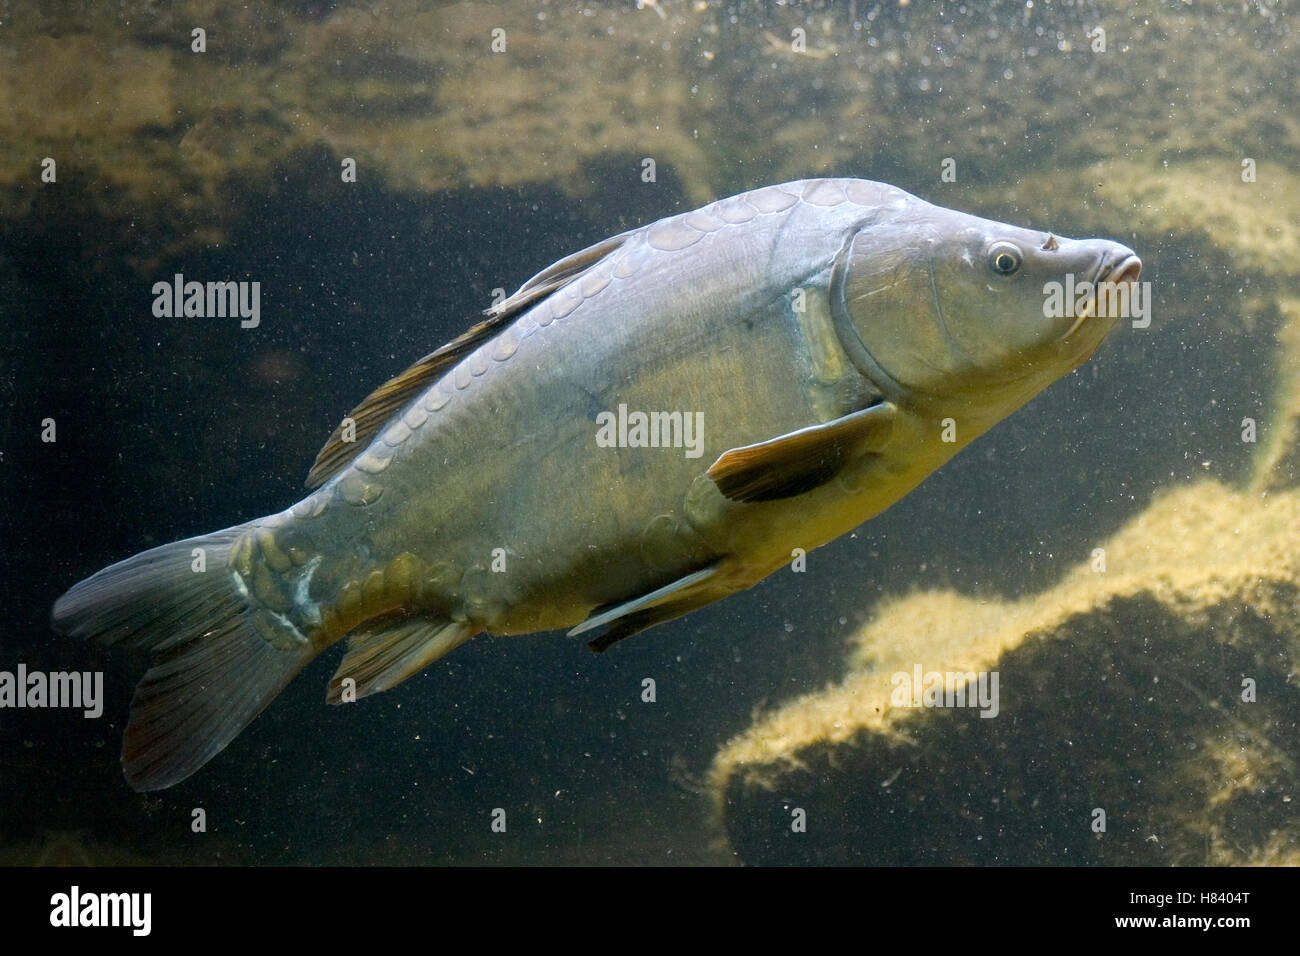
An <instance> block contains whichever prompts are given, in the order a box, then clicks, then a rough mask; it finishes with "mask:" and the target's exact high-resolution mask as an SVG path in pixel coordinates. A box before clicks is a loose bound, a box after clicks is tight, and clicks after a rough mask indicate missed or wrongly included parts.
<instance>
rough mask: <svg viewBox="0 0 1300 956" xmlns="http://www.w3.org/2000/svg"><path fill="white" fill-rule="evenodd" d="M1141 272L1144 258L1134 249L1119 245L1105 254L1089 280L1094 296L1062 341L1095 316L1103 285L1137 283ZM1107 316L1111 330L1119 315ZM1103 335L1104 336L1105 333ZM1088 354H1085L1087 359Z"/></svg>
mask: <svg viewBox="0 0 1300 956" xmlns="http://www.w3.org/2000/svg"><path fill="white" fill-rule="evenodd" d="M1141 274H1142V260H1141V259H1139V258H1138V256H1137V253H1135V252H1134V251H1133V250H1132V249H1128V248H1126V247H1124V246H1118V247H1117V248H1116V250H1115V252H1114V253H1113V254H1107V255H1105V256H1103V257H1102V260H1101V262H1099V263H1098V264H1097V271H1096V272H1095V273H1093V276H1092V278H1091V279H1089V280H1088V281H1089V282H1090V283H1092V297H1091V298H1090V299H1089V300H1088V304H1087V305H1085V306H1084V308H1083V311H1082V312H1081V313H1080V314H1079V317H1078V318H1076V319H1075V320H1074V324H1073V325H1071V326H1070V328H1069V329H1068V330H1067V331H1066V333H1065V334H1064V335H1062V336H1061V341H1062V342H1068V341H1069V340H1070V339H1071V338H1073V336H1074V334H1075V333H1076V332H1078V331H1079V328H1080V327H1081V326H1082V325H1083V324H1084V323H1085V322H1087V321H1088V319H1090V318H1092V317H1093V314H1094V310H1095V309H1096V306H1097V296H1098V294H1099V292H1100V290H1101V287H1102V286H1104V285H1123V284H1124V283H1126V282H1127V283H1130V284H1136V282H1137V280H1138V276H1140V275H1141ZM1106 318H1108V319H1110V320H1111V321H1110V323H1108V324H1107V326H1106V331H1110V326H1111V325H1113V324H1114V320H1115V319H1118V318H1119V316H1114V315H1113V316H1106ZM1102 337H1103V338H1104V335H1103V336H1102ZM1100 344H1101V339H1098V340H1097V342H1096V343H1095V344H1094V345H1093V347H1092V349H1089V350H1088V352H1087V356H1091V355H1092V353H1093V351H1095V350H1096V347H1097V345H1100ZM1087 356H1085V360H1086V358H1087Z"/></svg>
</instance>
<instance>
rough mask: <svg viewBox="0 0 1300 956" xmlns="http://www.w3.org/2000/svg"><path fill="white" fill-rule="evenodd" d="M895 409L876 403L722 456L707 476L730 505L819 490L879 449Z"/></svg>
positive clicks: (889, 431)
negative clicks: (840, 473)
mask: <svg viewBox="0 0 1300 956" xmlns="http://www.w3.org/2000/svg"><path fill="white" fill-rule="evenodd" d="M897 414H898V408H897V406H895V405H894V404H893V403H892V402H878V403H877V404H875V405H871V406H869V407H867V408H864V409H861V410H859V411H856V412H851V413H850V414H848V415H844V416H841V417H840V418H836V419H834V420H833V421H829V422H826V423H825V424H822V425H810V426H809V427H807V428H800V429H798V430H797V431H793V432H789V433H787V434H785V435H780V436H778V437H776V438H772V439H769V440H768V441H764V442H759V443H758V444H755V445H745V446H743V447H741V448H732V449H730V450H729V451H725V452H723V453H722V454H721V455H720V456H719V457H718V460H717V461H715V462H714V463H713V464H712V465H710V466H709V471H708V475H709V477H710V478H711V479H713V483H714V484H715V485H717V486H718V490H719V491H721V492H722V493H723V495H725V496H726V497H727V498H729V499H731V500H732V501H746V502H748V501H775V500H777V499H780V498H792V497H794V496H795V495H801V494H803V493H804V492H806V491H811V490H812V489H814V488H816V487H818V486H819V485H823V484H825V483H826V482H828V481H830V480H831V479H832V478H834V477H835V476H836V475H837V474H839V472H840V471H841V470H842V469H843V468H844V466H845V465H847V464H848V463H849V462H851V461H853V460H854V459H857V458H860V457H862V456H863V455H866V454H870V453H871V452H873V451H878V450H879V449H881V448H883V447H884V445H885V443H886V442H887V441H888V440H889V436H890V434H891V433H892V431H893V425H894V418H895V417H896V415H897Z"/></svg>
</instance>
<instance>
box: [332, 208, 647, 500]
mask: <svg viewBox="0 0 1300 956" xmlns="http://www.w3.org/2000/svg"><path fill="white" fill-rule="evenodd" d="M630 235H631V233H630V232H624V233H621V234H619V235H617V236H613V237H611V238H609V239H605V240H603V241H601V242H598V243H596V244H595V245H594V246H588V247H587V248H586V249H583V250H582V251H581V252H575V253H574V254H573V255H571V256H566V257H565V258H563V259H561V260H560V261H559V262H557V263H555V264H554V265H551V266H548V267H547V268H546V269H543V270H542V271H541V272H539V273H537V275H535V276H533V277H532V278H531V279H529V280H528V281H527V282H525V283H524V284H523V285H522V286H520V287H519V290H518V291H517V292H515V294H514V295H512V296H510V298H508V299H506V300H505V301H503V302H501V303H499V304H498V305H494V306H493V307H492V308H490V309H486V310H485V311H484V315H486V316H487V319H485V320H484V321H482V322H480V323H479V324H478V325H476V326H474V327H473V328H472V329H470V330H469V331H468V332H466V333H464V334H463V335H461V336H459V337H457V338H455V339H452V340H451V341H450V342H448V343H447V344H446V345H444V346H443V347H442V348H440V349H438V350H437V351H436V352H430V353H429V354H428V355H426V356H425V357H424V358H422V359H420V360H419V361H418V362H416V363H415V364H414V365H412V366H411V367H410V368H408V369H407V370H406V371H404V372H402V374H401V375H398V376H395V377H394V378H390V379H389V380H388V381H387V382H385V383H384V384H383V385H380V386H379V387H378V388H377V389H375V390H374V391H373V392H371V393H370V394H369V395H367V396H366V397H365V399H364V400H363V401H362V402H361V404H360V405H358V406H357V407H356V408H354V409H352V411H351V413H350V414H349V415H348V416H347V418H345V419H344V422H346V421H347V419H348V418H350V419H352V421H353V435H352V439H351V440H350V441H344V440H343V424H344V422H339V424H338V426H337V427H336V428H335V429H334V432H333V434H331V435H330V437H329V441H327V442H325V447H323V448H322V449H321V450H320V452H319V453H318V454H317V455H316V461H315V462H314V463H313V464H312V466H311V471H309V472H308V473H307V487H308V488H315V487H317V486H318V485H321V484H324V483H325V482H326V481H328V480H329V479H330V478H332V477H333V476H334V475H335V474H337V473H338V472H340V471H342V470H343V468H344V467H345V466H346V465H347V464H348V462H350V461H352V459H353V458H355V457H356V456H357V455H359V454H361V452H362V451H364V450H365V448H366V446H368V445H369V444H370V441H371V439H373V438H374V437H375V435H377V434H378V433H379V432H380V431H381V430H382V429H383V427H384V425H385V424H386V423H387V422H388V420H389V419H390V418H392V417H393V415H394V414H396V413H397V411H398V410H399V409H400V408H401V407H402V406H403V405H405V404H406V403H407V402H409V401H410V400H411V399H412V398H414V397H415V396H416V395H418V394H420V393H421V392H422V391H424V390H425V389H426V388H428V387H429V386H430V385H432V384H433V383H434V382H435V381H437V380H438V379H439V378H440V377H441V376H442V375H443V374H444V373H445V372H446V371H447V370H448V369H449V368H451V367H452V366H453V365H455V364H456V363H457V362H459V361H460V360H461V359H462V358H464V357H465V356H466V355H468V354H469V353H470V352H472V351H473V350H474V349H476V348H478V347H479V346H480V345H482V344H483V343H484V342H486V341H487V340H488V339H490V338H492V336H494V335H496V334H497V333H498V332H500V331H501V330H502V329H504V328H505V327H506V325H507V324H509V322H510V321H511V320H513V319H514V318H515V316H517V315H519V314H520V313H521V312H523V311H524V310H525V309H528V308H530V307H531V306H532V305H534V304H535V303H536V302H538V301H539V300H541V299H544V298H545V297H546V296H548V295H550V294H551V293H552V292H555V291H556V290H557V289H559V288H561V287H563V286H565V285H567V284H568V283H569V282H571V281H572V280H574V279H576V278H578V277H579V276H581V275H582V274H583V273H585V272H586V271H587V270H588V269H590V268H591V267H592V266H593V265H595V264H596V263H597V262H599V261H600V260H601V259H603V258H604V257H605V256H607V255H609V253H611V252H613V251H614V250H615V249H617V248H618V247H619V246H621V245H622V244H623V243H624V242H626V241H627V237H628V236H630Z"/></svg>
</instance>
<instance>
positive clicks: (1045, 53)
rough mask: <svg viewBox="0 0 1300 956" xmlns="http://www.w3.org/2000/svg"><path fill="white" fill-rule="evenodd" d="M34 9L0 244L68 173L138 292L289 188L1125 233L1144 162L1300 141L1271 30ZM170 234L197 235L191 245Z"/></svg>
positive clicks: (878, 15)
mask: <svg viewBox="0 0 1300 956" xmlns="http://www.w3.org/2000/svg"><path fill="white" fill-rule="evenodd" d="M46 6H50V7H51V8H52V9H50V10H36V11H32V14H31V15H30V16H26V15H25V16H23V17H18V18H16V19H15V20H14V22H13V23H12V24H10V23H6V24H5V30H4V32H3V36H0V60H3V61H4V62H5V63H6V64H7V65H8V67H9V68H7V69H6V70H4V71H0V105H3V106H4V107H5V108H4V109H0V219H9V218H15V217H20V216H23V215H25V214H27V213H29V212H30V211H31V209H32V206H33V202H34V201H36V200H37V198H38V197H40V196H42V194H43V193H47V192H48V191H49V190H50V187H51V185H52V184H50V183H44V182H42V180H41V178H40V177H41V171H42V167H41V163H42V161H43V160H44V159H45V158H51V159H54V160H56V161H57V165H58V180H57V182H58V183H60V184H64V185H74V186H76V185H77V184H80V186H81V188H82V190H83V196H84V199H83V200H82V201H83V202H85V203H87V204H88V205H90V206H92V207H93V209H94V211H96V212H97V213H98V214H100V215H102V216H103V217H105V218H106V219H109V220H113V221H117V220H120V221H121V222H122V223H123V229H124V230H126V229H127V226H126V224H127V223H131V224H132V226H131V228H133V229H135V230H138V231H148V232H151V233H163V234H168V233H172V234H170V235H166V237H165V239H163V238H160V239H159V240H158V242H156V243H154V244H153V245H152V246H151V247H150V248H149V249H147V250H144V251H142V252H141V253H140V256H141V258H142V261H141V263H140V266H141V268H142V269H144V270H145V271H148V270H149V269H150V268H152V266H153V264H154V263H155V262H156V261H157V260H158V259H160V258H162V257H163V256H165V255H166V254H168V253H175V252H183V251H186V250H192V249H194V248H196V247H202V246H204V245H208V244H215V243H218V242H221V241H223V239H224V238H226V237H228V235H229V231H230V228H231V226H232V224H233V223H236V222H238V221H239V220H240V219H241V218H242V217H243V216H245V215H248V214H249V212H250V210H256V209H257V208H258V204H259V201H261V200H262V199H263V198H264V197H265V196H267V195H268V194H269V193H271V192H273V190H274V188H275V186H274V184H275V183H276V182H279V181H281V180H282V179H283V177H284V175H285V173H286V172H289V173H295V172H300V173H301V172H304V171H306V172H308V173H309V175H310V177H312V178H314V177H316V176H319V177H321V179H322V180H324V179H330V178H332V179H334V180H335V181H337V180H338V177H339V175H340V166H339V163H340V161H341V160H342V159H343V158H344V157H350V158H353V159H355V160H356V162H357V164H358V180H357V181H358V183H366V184H378V185H381V186H382V187H383V188H387V189H390V190H394V191H398V192H407V193H414V194H428V193H437V192H442V191H445V190H450V189H466V188H470V187H485V186H507V187H526V186H536V185H539V184H544V185H547V186H551V187H554V188H558V189H559V190H560V191H561V192H563V193H564V194H566V195H568V196H570V197H573V198H575V199H583V198H586V197H588V196H589V195H590V194H591V193H592V191H593V185H592V183H593V181H603V180H605V179H608V178H611V177H620V181H621V182H624V183H626V184H629V185H631V184H636V185H643V186H646V187H647V188H653V186H652V185H651V184H650V183H647V182H646V181H645V180H644V179H643V173H644V171H645V170H644V163H645V161H646V160H647V159H652V160H654V163H655V164H656V167H657V169H658V170H659V173H658V179H657V180H655V181H657V182H661V183H662V182H664V181H665V180H667V179H670V178H671V179H672V180H673V181H674V182H676V183H678V184H680V190H679V191H680V193H681V194H684V195H685V196H686V198H687V200H688V201H689V202H691V203H694V204H700V203H703V202H705V201H707V200H710V199H713V198H716V197H718V196H723V195H728V194H730V193H735V192H740V191H743V190H744V189H747V188H752V187H753V186H755V185H757V184H759V183H764V182H780V181H783V180H793V179H799V178H804V177H807V176H811V175H817V174H840V175H843V174H853V175H858V176H865V177H867V178H871V179H880V180H885V181H889V182H898V183H900V184H901V185H903V186H905V187H910V188H912V189H913V190H919V189H921V187H923V186H925V185H927V184H930V185H933V187H934V191H933V192H931V193H930V194H928V195H927V196H926V198H927V199H930V200H932V201H934V202H937V203H940V204H945V205H947V204H954V205H956V204H957V203H954V202H953V198H954V197H953V196H952V194H951V193H952V191H953V190H956V189H962V190H964V189H966V188H967V187H969V186H972V185H979V184H992V183H1003V182H1007V181H1008V179H1011V180H1015V179H1018V178H1019V177H1020V176H1021V175H1023V174H1025V173H1032V172H1034V171H1039V172H1041V173H1044V174H1048V173H1050V174H1051V176H1052V191H1051V193H1050V197H1051V199H1050V203H1051V205H1050V208H1051V210H1052V211H1054V212H1058V213H1062V212H1065V211H1067V210H1075V209H1077V208H1078V207H1079V206H1081V205H1083V206H1086V205H1088V204H1090V203H1091V204H1092V205H1093V206H1094V207H1099V206H1103V205H1104V200H1105V198H1106V197H1107V196H1111V195H1112V194H1113V195H1114V196H1117V197H1118V199H1119V201H1120V203H1121V208H1123V209H1128V208H1129V205H1130V200H1131V198H1132V193H1131V192H1129V191H1128V190H1127V185H1126V183H1125V182H1124V181H1123V180H1122V179H1097V178H1092V177H1090V176H1089V172H1090V170H1091V167H1092V166H1094V165H1095V164H1097V163H1099V162H1102V163H1105V162H1107V161H1111V160H1117V161H1119V160H1128V159H1131V158H1132V157H1133V156H1134V155H1135V153H1136V154H1137V157H1138V159H1140V160H1146V161H1147V165H1148V167H1149V172H1150V175H1151V177H1153V178H1158V177H1159V176H1161V175H1162V174H1163V173H1164V168H1163V166H1162V165H1161V163H1162V162H1165V161H1168V158H1169V157H1182V156H1194V157H1198V158H1199V159H1198V161H1203V162H1205V163H1208V164H1217V166H1218V167H1220V168H1221V170H1222V171H1223V172H1224V174H1225V176H1227V177H1230V176H1231V174H1232V173H1233V171H1234V170H1236V171H1238V172H1239V171H1240V164H1241V162H1242V161H1243V159H1245V158H1251V159H1255V160H1257V161H1258V164H1259V178H1258V182H1259V184H1260V185H1261V187H1264V186H1267V184H1268V183H1269V182H1270V181H1273V177H1275V175H1276V174H1277V173H1278V172H1279V166H1278V165H1277V164H1276V163H1275V161H1274V160H1275V158H1276V157H1289V156H1294V155H1295V154H1296V152H1297V150H1300V120H1297V118H1296V117H1295V115H1294V111H1288V110H1286V109H1279V108H1278V101H1277V99H1276V98H1275V96H1273V95H1271V94H1268V93H1267V91H1269V90H1272V89H1274V88H1284V87H1285V85H1286V77H1287V74H1286V72H1285V69H1284V68H1282V67H1279V64H1285V63H1290V62H1295V60H1296V59H1297V57H1296V55H1295V54H1296V46H1297V42H1298V41H1297V34H1296V32H1295V31H1291V30H1289V29H1288V26H1287V24H1286V23H1285V22H1284V21H1283V20H1282V19H1281V17H1280V12H1279V11H1278V10H1276V9H1273V8H1272V6H1271V5H1270V6H1261V7H1260V8H1259V9H1254V8H1252V7H1248V6H1247V5H1231V4H1229V5H1219V4H1213V5H1205V6H1204V7H1189V6H1188V5H1186V4H1182V3H1166V4H1152V5H1144V7H1143V9H1140V10H1132V9H1130V5H1128V4H1124V3H1120V2H1118V0H1099V2H1095V3H1090V4H1086V5H1073V4H1072V5H1051V4H1039V5H1035V6H1026V5H1025V4H1017V3H1003V4H964V5H960V6H958V7H952V6H951V5H948V4H868V3H849V4H843V3H838V4H837V3H830V2H810V3H803V4H768V3H764V2H760V0H748V2H746V0H740V2H726V3H723V2H719V0H711V2H709V0H691V2H672V3H668V2H658V3H638V4H631V3H625V2H621V0H620V2H609V3H589V4H576V3H570V2H567V0H555V2H546V0H539V2H536V3H526V4H525V3H517V4H500V3H484V2H478V3H475V2H468V3H437V4H433V3H429V2H419V0H386V2H377V3H374V4H366V5H364V6H360V7H352V6H350V5H347V4H338V5H334V4H329V5H326V4H316V3H291V4H282V5H275V6H272V5H259V6H254V7H243V6H239V5H222V4H214V3H211V2H208V0H187V2H186V0H183V2H178V3H174V4H167V5H162V6H160V5H158V4H155V3H152V2H149V0H123V2H120V3H116V4H95V3H90V2H86V0H81V2H72V3H66V4H54V5H46ZM1102 24H1104V25H1105V28H1106V29H1105V36H1104V37H1103V36H1101V35H1100V34H1098V33H1097V27H1098V26H1100V25H1102ZM199 28H201V29H203V30H204V31H205V35H204V45H203V49H202V51H199V50H196V49H195V41H194V39H193V35H192V31H193V30H195V29H199ZM1189 77H1193V78H1194V81H1193V82H1189V80H1188V78H1189ZM92 78H93V82H92ZM1139 91H1140V93H1139ZM1120 103H1122V104H1123V107H1122V108H1120V109H1117V108H1116V104H1120ZM1148 143H1151V144H1158V145H1157V146H1154V147H1145V148H1140V147H1138V146H1136V145H1135V144H1148ZM1239 144H1249V147H1248V148H1249V153H1250V155H1249V156H1248V157H1247V156H1243V155H1241V149H1243V148H1246V147H1244V146H1240V145H1239ZM322 148H323V149H322ZM324 153H328V154H329V155H328V158H329V161H328V162H324V161H321V160H320V157H321V156H322V155H323V154H324ZM1012 154H1014V155H1012ZM945 161H948V162H951V163H953V164H955V165H954V166H953V167H952V168H953V169H954V170H956V180H955V181H950V180H945V179H941V171H942V168H943V167H942V163H943V162H945ZM1008 167H1010V168H1013V169H1014V170H1015V175H1014V176H1010V177H1009V176H1008V175H1007V172H1008ZM597 170H598V171H600V173H599V175H597V174H595V173H594V172H593V171H597ZM1210 179H1211V183H1212V184H1213V183H1214V182H1217V181H1218V180H1217V179H1216V178H1215V177H1214V176H1211V177H1210ZM957 183H960V186H958V185H956V184H957ZM1066 183H1068V184H1070V187H1069V188H1064V186H1063V184H1066ZM1184 185H1185V183H1183V181H1181V180H1179V179H1178V178H1177V177H1175V176H1168V177H1166V179H1165V185H1164V186H1163V187H1161V188H1162V189H1163V190H1164V192H1166V193H1169V195H1168V196H1163V197H1162V196H1160V195H1154V194H1153V195H1152V196H1151V197H1150V202H1151V203H1160V202H1165V201H1168V200H1170V198H1171V197H1172V198H1174V199H1177V198H1179V197H1183V198H1185V199H1186V201H1187V202H1188V203H1190V204H1193V206H1195V204H1198V203H1202V204H1208V205H1209V206H1212V207H1213V208H1214V209H1222V210H1224V211H1226V213H1227V217H1226V219H1225V218H1224V217H1219V218H1220V219H1222V220H1223V222H1222V225H1224V226H1225V227H1226V229H1227V233H1228V234H1229V235H1231V234H1232V233H1234V232H1236V231H1237V230H1239V229H1241V230H1246V231H1267V230H1269V229H1271V228H1275V225H1274V224H1276V223H1278V222H1280V221H1282V220H1283V218H1284V217H1281V216H1269V217H1266V218H1265V219H1263V220H1260V221H1259V222H1258V223H1257V224H1252V222H1251V221H1249V220H1244V219H1242V218H1241V217H1239V216H1234V215H1232V213H1233V210H1234V209H1235V208H1236V207H1235V206H1232V205H1231V204H1232V203H1234V202H1235V201H1236V200H1235V199H1234V198H1232V197H1231V196H1228V195H1225V194H1224V193H1223V190H1224V189H1227V188H1229V187H1227V186H1225V185H1223V184H1222V183H1220V184H1219V186H1218V188H1217V189H1212V190H1210V191H1207V190H1204V189H1198V190H1195V191H1188V190H1186V189H1184ZM1238 186H1240V183H1238ZM1216 197H1217V198H1216ZM968 205H969V204H965V205H963V208H966V206H968ZM37 208H38V209H39V208H40V207H39V206H38V207H37ZM1021 208H1025V207H1021ZM980 211H981V212H983V211H986V210H980ZM987 211H989V212H992V210H987ZM1002 212H1003V215H1002V216H1000V217H997V218H1007V216H1006V213H1007V210H1005V209H1004V210H1003V211H1002ZM178 214H182V215H183V216H184V221H186V222H194V221H199V222H202V223H203V224H204V228H203V229H190V230H176V229H175V227H174V226H173V225H172V224H173V222H174V221H175V220H176V219H177V218H178ZM1179 224H1180V225H1181V221H1180V223H1179ZM1088 225H1089V228H1091V224H1088ZM1111 225H1113V220H1111V221H1110V222H1108V223H1107V226H1108V229H1109V226H1111ZM1279 228H1280V227H1279ZM1108 229H1106V230H1101V231H1103V232H1105V231H1108ZM173 230H174V232H173ZM1219 235H1222V230H1221V229H1219V228H1218V227H1217V226H1216V236H1219ZM1284 254H1285V252H1284V251H1281V250H1280V251H1279V252H1278V253H1277V254H1276V257H1275V258H1278V259H1280V258H1282V257H1283V256H1284ZM1297 261H1300V260H1297V259H1296V258H1295V257H1294V256H1292V257H1291V258H1290V259H1289V265H1287V266H1285V268H1292V267H1294V265H1295V263H1296V262H1297Z"/></svg>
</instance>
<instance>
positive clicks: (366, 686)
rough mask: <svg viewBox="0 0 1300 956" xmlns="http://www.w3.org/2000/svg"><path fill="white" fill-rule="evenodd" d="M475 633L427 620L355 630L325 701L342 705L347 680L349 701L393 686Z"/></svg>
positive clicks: (461, 624) (471, 628)
mask: <svg viewBox="0 0 1300 956" xmlns="http://www.w3.org/2000/svg"><path fill="white" fill-rule="evenodd" d="M363 627H364V626H363ZM476 631H477V629H476V628H475V627H474V625H472V624H468V623H465V622H456V621H450V622H449V621H442V620H438V621H430V620H427V619H413V620H408V621H399V622H397V623H391V622H390V623H385V624H380V625H377V626H375V627H371V628H369V629H363V630H359V631H355V632H354V633H353V634H351V635H350V636H349V637H348V651H347V653H346V654H345V655H344V656H343V660H342V662H341V663H340V664H339V669H338V670H337V671H335V672H334V676H333V677H332V678H331V679H330V686H329V691H328V692H327V694H326V697H325V699H326V700H327V701H328V702H329V703H331V704H341V703H343V702H344V698H343V682H344V681H345V680H349V679H351V680H353V681H355V682H356V685H355V687H354V688H353V690H354V691H355V698H351V697H350V699H356V700H360V699H361V698H362V697H365V696H367V695H369V694H377V693H379V692H380V691H384V690H388V689H389V688H391V687H396V686H397V685H398V684H400V683H401V682H402V681H404V680H406V679H407V678H408V677H411V676H412V675H414V674H417V673H419V672H420V671H422V670H424V668H426V667H428V666H429V665H430V664H432V663H433V662H434V661H436V660H437V659H438V658H440V657H442V656H443V655H444V654H446V653H448V652H449V651H452V650H454V649H456V648H457V647H459V646H460V645H461V644H464V643H465V642H466V641H467V640H469V639H470V638H471V637H473V636H474V634H475V633H476Z"/></svg>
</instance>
